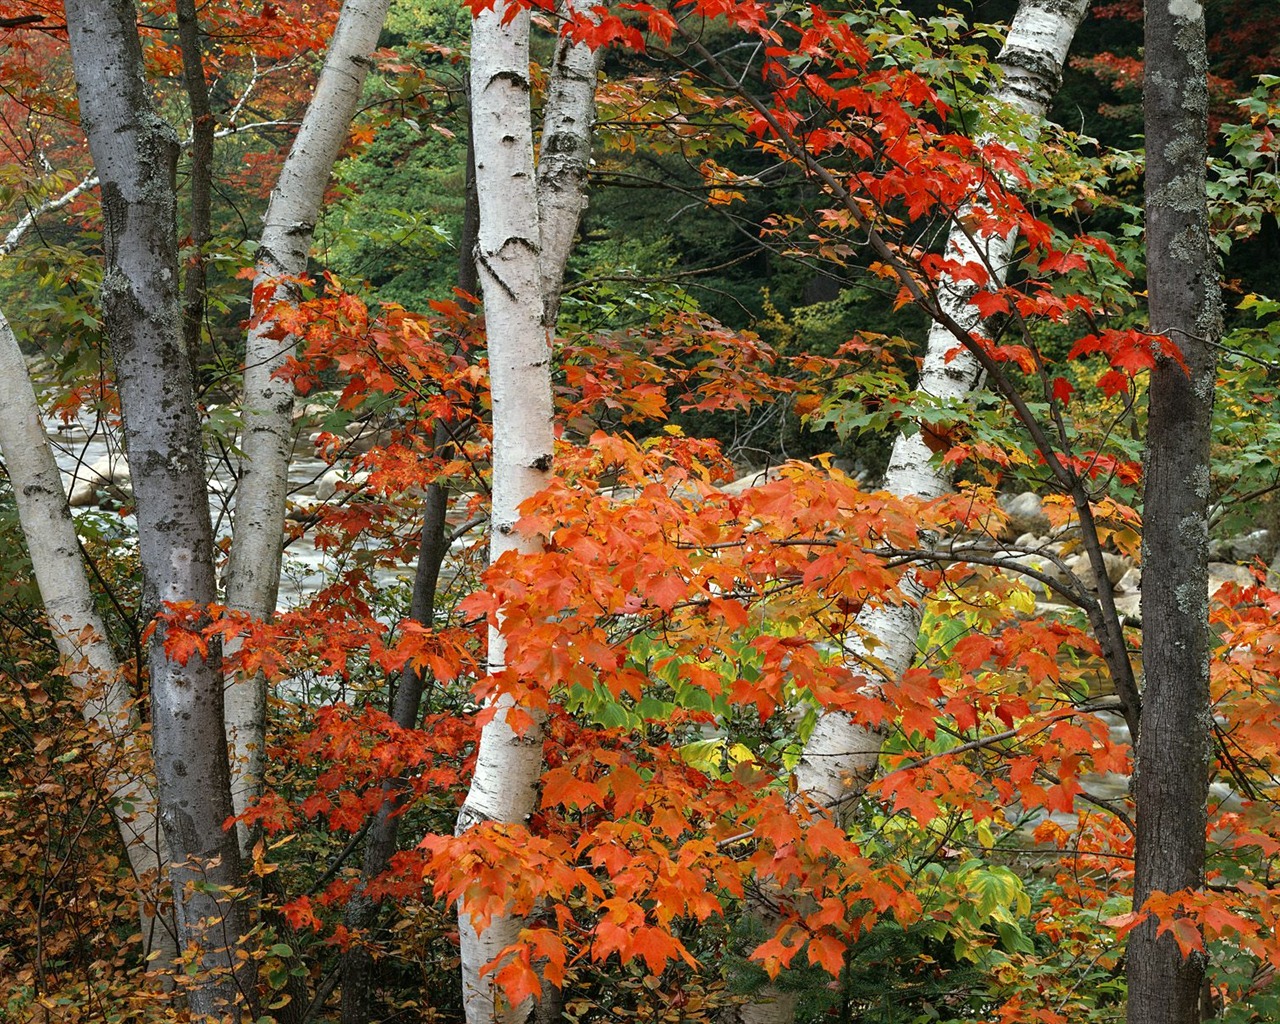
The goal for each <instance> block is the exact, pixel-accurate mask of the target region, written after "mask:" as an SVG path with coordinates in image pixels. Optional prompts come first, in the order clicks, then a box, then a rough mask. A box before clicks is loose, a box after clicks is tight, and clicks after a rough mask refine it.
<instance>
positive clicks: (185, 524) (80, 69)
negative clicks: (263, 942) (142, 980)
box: [66, 0, 246, 1015]
mask: <svg viewBox="0 0 1280 1024" xmlns="http://www.w3.org/2000/svg"><path fill="white" fill-rule="evenodd" d="M66 12H67V25H68V32H69V36H70V40H71V53H72V60H73V63H74V67H75V75H76V88H77V94H78V97H79V102H80V115H81V122H82V126H83V128H84V130H85V134H86V136H87V137H88V140H89V148H90V152H91V154H92V156H93V160H94V164H95V165H96V167H97V169H98V174H99V177H100V178H101V189H102V217H103V247H104V250H105V254H106V266H105V270H104V274H103V283H102V295H101V302H102V312H103V320H104V324H105V328H106V334H107V337H108V340H109V343H110V347H111V355H112V359H113V362H114V364H115V371H116V383H117V389H118V392H119V395H120V405H121V410H122V414H123V418H124V428H125V441H126V446H127V449H128V455H129V465H130V468H131V470H132V475H133V486H134V495H135V498H136V501H137V520H138V544H139V553H140V556H141V561H142V569H143V595H144V601H145V605H146V607H147V608H148V609H149V610H150V611H154V612H158V611H161V610H163V609H162V605H163V602H176V603H184V604H187V605H189V606H191V607H193V608H194V609H195V610H196V612H197V614H198V613H199V609H201V608H203V607H205V606H207V605H208V604H210V603H211V602H212V601H213V600H214V599H215V598H216V589H215V579H214V565H213V531H212V528H211V525H210V522H209V505H208V496H207V492H206V487H205V479H204V454H203V450H202V447H201V441H200V425H199V422H198V420H197V418H196V408H195V396H194V392H193V388H192V376H191V367H190V364H189V362H188V359H187V352H186V347H185V345H184V344H183V338H182V314H181V308H180V303H179V296H178V250H177V230H176V225H177V199H176V193H175V185H174V176H175V168H176V164H177V156H178V140H177V136H176V134H175V132H174V130H173V128H172V126H170V125H169V124H168V123H167V122H165V121H164V120H163V119H162V118H161V117H160V116H159V115H158V114H157V113H156V111H155V108H154V106H153V105H152V102H151V97H150V95H149V93H148V90H147V86H146V79H145V70H144V65H143V57H142V47H141V43H140V41H139V38H138V32H137V28H136V22H137V11H136V9H135V8H134V5H133V3H132V0H69V2H68V3H67V5H66ZM164 632H165V631H164V630H163V629H160V630H157V635H156V637H155V639H154V640H153V642H152V643H151V646H150V649H149V652H148V666H149V668H150V682H151V708H152V746H153V750H154V755H155V768H156V781H157V789H158V796H159V807H160V820H161V824H162V826H163V828H164V832H165V837H166V839H167V840H168V843H169V849H170V851H171V854H172V857H173V864H172V867H171V870H170V877H171V879H172V883H173V890H174V902H175V909H176V913H177V922H178V938H179V942H180V944H181V945H182V946H183V947H184V948H185V947H186V946H187V945H188V944H192V943H194V944H195V945H196V946H197V947H198V948H200V950H201V951H202V952H201V961H202V964H203V966H204V968H205V977H204V978H203V979H202V980H201V981H198V982H197V983H196V985H195V986H194V987H193V988H192V989H191V992H190V1004H191V1008H192V1010H193V1012H194V1013H196V1014H197V1015H198V1014H209V1013H218V1012H220V1011H225V1009H226V1007H228V1006H230V1005H231V1004H232V1003H233V1002H234V1001H235V999H236V997H237V993H238V992H239V991H240V989H241V983H242V982H243V981H244V980H245V979H244V978H243V977H241V978H239V979H238V978H237V977H236V976H235V970H236V966H237V965H236V961H235V958H234V950H235V946H236V944H237V942H238V940H239V939H240V938H241V937H242V936H243V935H244V933H245V928H246V921H245V912H244V908H243V905H242V903H241V902H240V901H238V900H234V899H231V898H229V897H228V896H227V895H226V894H225V892H224V891H222V889H221V887H234V886H238V885H239V884H240V882H241V880H242V879H241V871H240V854H239V849H238V848H237V845H236V842H235V837H234V835H233V834H231V833H228V832H226V831H224V829H223V827H222V824H223V822H224V821H225V820H226V819H227V817H228V816H229V815H230V814H231V794H230V779H229V774H228V766H227V751H226V744H225V739H224V736H223V729H222V704H223V701H222V673H221V671H220V658H219V657H218V655H217V654H216V652H213V651H211V653H210V656H209V657H208V658H207V659H204V658H200V657H192V658H190V659H189V660H187V662H186V663H185V664H181V663H179V662H178V661H177V660H175V659H171V658H170V657H169V656H168V655H167V654H166V653H165V648H164Z"/></svg>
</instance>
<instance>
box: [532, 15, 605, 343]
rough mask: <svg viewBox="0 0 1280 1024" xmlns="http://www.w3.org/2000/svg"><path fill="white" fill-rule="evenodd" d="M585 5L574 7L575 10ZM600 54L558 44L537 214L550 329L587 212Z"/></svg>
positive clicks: (540, 157) (544, 128)
mask: <svg viewBox="0 0 1280 1024" xmlns="http://www.w3.org/2000/svg"><path fill="white" fill-rule="evenodd" d="M580 6H581V2H580V0H579V2H577V3H575V2H570V3H569V4H567V7H568V8H569V9H570V10H574V9H577V8H579V7H580ZM603 54H604V51H603V50H601V49H596V50H593V49H591V47H589V46H585V45H583V44H581V43H579V44H576V45H575V44H573V43H570V42H569V40H568V39H564V38H561V39H560V40H558V42H557V43H556V53H555V59H554V61H553V63H552V65H551V80H550V82H549V83H548V85H547V99H546V107H545V110H544V112H543V117H542V145H541V147H540V148H539V151H538V211H539V219H540V221H541V229H542V261H541V264H542V270H541V277H542V301H543V308H544V314H545V320H546V324H547V326H548V329H550V330H552V331H554V330H555V324H556V317H557V316H558V315H559V312H560V292H561V290H562V289H563V287H564V271H565V265H566V264H567V263H568V262H569V253H570V252H571V251H572V249H573V239H574V236H575V235H576V234H577V232H578V221H579V220H581V219H582V212H583V210H585V209H586V207H587V192H586V186H587V174H588V172H589V170H590V166H591V132H592V129H593V127H594V126H595V120H596V78H597V77H598V76H599V73H600V60H601V58H602V56H603Z"/></svg>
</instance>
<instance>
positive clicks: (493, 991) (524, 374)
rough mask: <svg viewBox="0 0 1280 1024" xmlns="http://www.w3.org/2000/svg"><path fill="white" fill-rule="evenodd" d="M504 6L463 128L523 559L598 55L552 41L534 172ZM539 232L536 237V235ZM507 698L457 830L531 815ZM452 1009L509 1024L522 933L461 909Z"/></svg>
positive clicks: (500, 460)
mask: <svg viewBox="0 0 1280 1024" xmlns="http://www.w3.org/2000/svg"><path fill="white" fill-rule="evenodd" d="M507 13H509V12H507V11H506V5H505V4H504V3H501V2H500V3H498V4H497V5H495V7H494V8H493V9H492V10H490V11H486V12H482V13H481V14H479V15H477V16H476V19H475V21H474V22H473V24H472V33H471V101H472V106H471V131H472V135H471V138H472V144H473V146H474V151H475V169H476V193H477V197H478V199H479V207H480V228H479V234H478V241H477V245H476V269H477V272H478V276H479V280H480V285H481V290H482V293H483V296H484V312H485V324H486V329H487V334H488V347H489V373H490V390H491V395H492V406H493V487H492V512H491V523H492V535H491V536H492V539H491V541H490V551H489V554H490V560H491V561H496V560H497V559H498V558H499V557H501V556H502V555H503V554H505V553H506V552H508V551H515V552H519V553H534V552H537V551H538V550H540V549H541V546H542V545H541V540H540V539H538V538H536V537H522V536H520V535H519V534H517V533H516V532H515V523H516V520H517V519H518V518H519V513H518V511H517V509H518V506H519V505H520V503H521V502H522V501H524V500H525V499H526V498H528V497H530V496H531V495H533V494H535V493H537V492H538V491H539V490H541V489H542V488H543V487H544V486H546V484H547V483H548V481H549V477H550V472H551V460H552V452H553V449H554V435H553V432H552V401H551V355H552V349H551V340H552V335H553V334H554V330H555V316H556V311H557V309H558V307H559V300H560V289H561V286H562V284H563V279H564V268H565V264H566V262H567V261H568V258H569V251H570V249H571V247H572V245H573V239H574V235H575V234H576V233H577V229H578V221H579V218H580V217H581V214H582V210H583V208H584V207H585V205H586V199H585V195H584V188H585V185H586V177H587V167H588V164H589V162H590V150H591V131H592V128H593V125H594V120H595V85H596V76H597V73H598V71H599V62H600V55H599V54H598V53H593V52H591V51H590V50H589V49H588V48H587V47H585V46H571V45H569V44H568V43H567V42H565V41H563V40H561V41H560V43H559V44H558V48H557V51H556V57H555V62H554V65H553V67H552V80H551V83H550V85H549V87H548V98H547V106H546V109H545V112H544V130H543V136H542V154H541V159H540V161H539V163H538V164H537V167H536V169H535V164H534V156H533V117H532V112H531V110H530V97H529V15H528V12H527V10H522V11H520V13H518V14H517V15H516V16H515V17H514V18H512V19H511V20H510V21H509V22H508V23H507V24H503V19H504V17H505V16H506V14H507ZM544 232H545V234H544ZM505 664H506V646H505V640H504V638H503V636H502V634H501V632H500V631H499V630H497V629H491V630H490V631H489V671H490V672H491V673H498V672H501V671H502V670H503V669H504V667H505ZM512 708H513V702H512V701H511V699H510V698H501V699H499V700H498V702H497V709H496V714H495V716H494V718H493V719H492V720H491V721H490V722H489V723H488V724H487V725H486V726H485V727H484V729H483V730H482V731H481V735H480V745H479V750H478V752H477V756H476V767H475V774H474V775H473V777H472V781H471V788H470V790H469V792H468V793H467V798H466V801H465V803H464V804H463V806H462V810H461V812H460V813H459V816H458V824H457V832H458V834H462V833H463V832H465V831H466V830H467V829H469V828H472V827H473V826H476V825H479V824H482V823H484V822H504V823H509V824H517V823H523V822H526V821H528V819H529V817H530V815H532V813H533V811H534V809H535V802H536V799H537V783H538V779H539V777H540V775H541V772H542V723H541V722H540V721H537V720H535V722H534V724H533V725H532V726H531V727H530V728H529V729H527V730H526V731H525V732H524V733H523V734H522V735H521V734H517V733H516V732H515V731H514V730H513V729H512V728H511V726H510V724H509V722H508V712H509V711H511V710H512ZM458 923H459V933H460V936H461V945H462V985H463V1001H464V1005H465V1008H466V1014H467V1021H468V1024H483V1022H491V1021H498V1022H501V1024H519V1022H522V1021H524V1020H526V1019H527V1018H528V1016H529V1014H530V1011H531V1009H532V1007H531V1005H530V1003H529V1002H527V1001H526V1002H525V1003H522V1004H520V1005H519V1006H511V1005H509V1004H508V1003H507V1002H506V1000H505V999H503V997H502V994H501V993H500V992H499V991H498V989H497V988H496V987H495V986H494V985H493V983H492V980H491V979H490V978H488V977H486V978H482V977H481V976H480V972H481V970H482V969H483V968H484V966H485V965H486V964H488V963H490V962H491V961H493V960H494V959H496V958H497V956H498V954H499V953H501V951H502V950H503V949H504V948H505V947H507V946H509V945H511V944H512V943H513V942H515V941H516V938H517V937H518V935H519V932H520V929H521V928H522V927H523V925H524V922H523V920H522V919H521V918H519V917H516V916H512V915H507V916H502V917H495V918H494V919H493V921H492V923H491V924H490V926H489V927H488V928H487V929H485V931H484V932H483V933H477V932H476V930H475V928H474V927H473V925H472V923H471V920H470V918H469V916H468V915H467V914H465V913H464V912H462V910H461V908H459V916H458Z"/></svg>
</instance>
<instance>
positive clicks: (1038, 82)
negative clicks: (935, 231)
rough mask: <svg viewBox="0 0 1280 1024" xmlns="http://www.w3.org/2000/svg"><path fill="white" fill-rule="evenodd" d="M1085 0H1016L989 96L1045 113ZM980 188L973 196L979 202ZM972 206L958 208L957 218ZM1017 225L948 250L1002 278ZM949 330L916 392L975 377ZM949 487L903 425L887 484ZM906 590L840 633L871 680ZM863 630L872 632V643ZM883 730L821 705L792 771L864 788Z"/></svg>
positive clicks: (908, 612)
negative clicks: (846, 634)
mask: <svg viewBox="0 0 1280 1024" xmlns="http://www.w3.org/2000/svg"><path fill="white" fill-rule="evenodd" d="M1088 6H1089V5H1088V0H1022V3H1020V4H1019V5H1018V11H1017V14H1016V15H1015V16H1014V19H1013V24H1012V25H1010V26H1009V35H1008V37H1007V39H1006V41H1005V45H1004V49H1002V50H1001V51H1000V56H999V58H998V63H999V65H1000V68H1001V70H1002V72H1003V76H1004V77H1003V81H1002V82H1001V83H1000V85H999V86H998V87H997V88H996V89H995V90H994V91H993V96H994V98H995V99H996V100H997V101H998V102H1000V103H1004V104H1007V105H1009V106H1011V107H1014V108H1016V109H1018V110H1020V111H1021V112H1023V113H1025V114H1029V115H1031V116H1032V117H1043V116H1044V113H1045V111H1046V109H1047V108H1048V105H1049V102H1050V101H1051V100H1052V98H1053V95H1054V93H1055V92H1056V91H1057V88H1058V85H1059V83H1060V81H1061V77H1062V66H1063V62H1064V61H1065V60H1066V55H1067V50H1068V49H1069V48H1070V46H1071V40H1072V39H1073V37H1074V36H1075V31H1076V28H1077V27H1078V26H1079V24H1080V22H1081V20H1082V19H1083V18H1084V14H1085V11H1086V10H1087V9H1088ZM982 203H983V197H982V196H981V195H979V196H978V197H977V200H976V202H975V204H974V205H982ZM966 213H968V209H961V210H958V211H957V212H956V220H959V221H962V220H963V219H964V218H965V215H966ZM1016 241H1017V239H1016V234H1015V233H1014V232H1012V231H1011V232H1009V233H1008V235H1007V236H1006V237H1003V238H1002V237H1000V236H998V235H996V236H990V237H986V238H980V239H977V244H978V246H980V247H981V251H979V250H978V249H977V248H976V247H975V245H974V241H972V240H971V239H970V238H969V236H968V235H966V234H965V232H964V231H961V230H960V229H958V228H956V229H953V230H952V231H951V234H950V236H949V238H948V239H947V252H948V255H949V256H950V257H951V258H953V259H957V260H959V261H962V262H964V263H967V264H978V265H980V266H984V265H985V266H989V267H991V268H992V270H993V271H994V273H995V275H996V277H997V279H998V283H999V284H1003V283H1004V276H1005V272H1006V270H1007V268H1008V266H1009V264H1010V263H1011V262H1012V259H1013V250H1014V246H1015V243H1016ZM973 292H974V286H973V285H972V284H957V283H956V282H954V281H950V280H943V281H942V282H941V283H940V285H939V300H940V303H941V306H942V308H943V310H944V311H945V312H946V313H947V314H948V315H949V316H950V317H951V318H952V319H953V320H954V321H955V322H956V323H958V324H959V325H960V326H961V327H963V328H964V329H965V330H967V331H970V332H974V331H980V330H981V328H982V318H981V316H979V314H978V310H977V307H976V306H974V305H972V304H971V303H970V302H969V301H968V299H969V298H970V297H971V296H972V295H973ZM958 344H959V343H958V342H957V341H956V338H955V335H954V334H952V333H951V331H950V330H949V329H947V328H946V327H943V326H941V325H939V324H934V325H933V327H932V328H931V330H930V331H929V341H928V347H927V349H926V351H925V357H924V365H923V367H922V369H921V372H920V381H919V383H918V384H917V386H916V387H917V391H918V392H920V393H922V394H924V395H929V396H932V397H933V398H937V399H943V400H946V401H948V402H954V401H956V400H958V399H961V398H963V397H964V396H965V395H967V394H968V393H969V392H970V391H972V390H973V389H974V388H975V387H977V386H978V384H979V382H980V378H981V373H980V370H979V367H978V363H977V360H975V359H974V358H973V356H972V355H971V354H970V353H969V352H967V351H962V352H960V354H959V355H957V356H955V357H954V358H953V359H952V360H951V361H950V362H947V360H946V355H947V353H948V352H951V351H952V350H954V349H955V348H956V347H957V346H958ZM950 489H951V471H950V469H949V468H947V467H944V466H941V465H939V464H938V463H937V462H936V461H934V460H933V459H932V453H931V452H930V451H929V448H928V446H927V445H926V444H925V440H924V436H923V434H922V433H921V432H917V433H915V434H911V435H908V434H899V435H898V437H897V439H896V440H895V441H894V445H893V453H892V455H891V457H890V459H889V468H888V471H887V473H886V475H885V490H887V491H888V492H889V493H890V494H894V495H897V496H899V497H912V496H914V497H920V498H924V499H926V500H928V499H932V498H937V497H940V496H942V495H943V494H945V493H947V492H948V491H949V490H950ZM903 591H904V592H905V593H906V594H907V595H908V596H910V597H911V598H913V600H912V601H910V602H907V603H904V604H902V605H896V606H895V605H887V606H871V605H868V606H867V607H866V608H865V609H864V610H863V612H862V613H861V614H859V616H858V618H857V627H858V631H859V632H858V634H857V635H855V636H851V637H850V638H849V639H848V640H847V641H846V645H845V647H846V654H847V660H848V661H849V663H850V667H851V668H853V669H854V670H855V671H861V672H865V673H866V674H867V675H868V677H869V678H870V679H872V680H873V683H874V680H875V678H876V677H880V678H884V679H894V678H897V677H899V676H901V675H902V673H903V672H904V671H905V670H906V669H907V668H908V667H909V666H910V664H911V659H912V658H913V657H914V655H915V650H916V641H917V639H918V637H919V632H920V622H921V618H922V616H923V614H924V598H925V597H926V591H925V590H924V589H923V588H922V587H920V586H919V584H918V583H917V582H916V579H915V576H914V575H908V576H907V578H906V579H904V581H903ZM863 637H866V638H869V639H870V648H871V649H870V650H868V643H867V642H865V641H864V639H863ZM881 740H882V736H881V734H880V733H879V732H878V731H876V730H870V729H866V728H863V727H860V726H858V725H855V724H854V723H853V722H852V721H851V720H850V719H849V717H848V716H847V715H843V714H827V715H823V716H822V718H821V719H820V720H819V721H818V724H817V726H816V727H815V729H814V731H813V735H812V736H810V737H809V742H808V743H807V744H806V745H805V751H804V756H803V758H802V759H801V762H800V765H799V767H798V768H797V770H796V781H797V785H798V789H799V791H800V792H802V793H805V794H807V795H809V796H811V797H812V798H813V799H815V800H817V801H819V802H821V803H835V802H837V801H841V800H846V799H850V798H853V797H856V796H858V795H859V794H860V793H861V792H862V791H863V790H864V789H865V788H866V784H867V782H868V781H870V777H871V775H872V773H873V772H874V771H875V767H876V763H877V762H878V761H879V757H880V745H881Z"/></svg>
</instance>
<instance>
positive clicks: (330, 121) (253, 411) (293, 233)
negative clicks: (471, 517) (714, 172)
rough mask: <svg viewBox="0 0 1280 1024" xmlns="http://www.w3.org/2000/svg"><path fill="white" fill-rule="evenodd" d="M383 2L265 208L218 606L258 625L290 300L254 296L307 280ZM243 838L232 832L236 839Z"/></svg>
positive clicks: (238, 681) (247, 748)
mask: <svg viewBox="0 0 1280 1024" xmlns="http://www.w3.org/2000/svg"><path fill="white" fill-rule="evenodd" d="M390 5H391V0H346V2H345V3H344V4H343V5H342V10H341V12H340V14H339V16H338V25H337V27H336V28H335V29H334V33H333V38H332V39H331V40H330V43H329V49H328V52H327V53H326V55H325V61H324V67H323V68H322V70H321V72H320V80H319V81H318V82H317V83H316V91H315V95H314V96H312V98H311V103H310V104H309V105H308V106H307V112H306V114H305V115H304V117H303V120H302V126H301V127H300V128H299V130H298V134H297V137H296V138H295V139H294V142H293V146H292V147H291V148H290V150H289V155H288V157H286V158H285V162H284V166H283V167H282V168H281V170H280V177H279V180H278V181H277V182H276V187H275V189H274V190H273V191H272V193H271V200H270V203H269V204H268V206H267V212H266V216H265V218H264V221H265V223H264V226H263V229H262V238H261V241H260V244H259V247H258V253H257V258H256V262H255V267H254V269H255V272H256V273H255V277H254V282H253V284H254V295H255V301H254V308H253V318H252V321H251V326H250V328H249V335H248V340H247V342H246V350H245V371H244V396H243V398H242V415H243V418H244V433H243V436H242V438H241V442H240V449H241V451H242V452H243V453H244V455H243V458H242V459H241V462H240V482H239V484H238V485H237V487H236V506H235V532H234V535H233V538H232V542H231V556H230V564H229V568H228V572H227V606H228V607H229V608H231V609H232V610H234V611H239V612H247V613H248V614H250V615H252V616H254V617H256V618H259V619H267V618H270V617H271V616H272V615H273V614H274V613H275V610H276V599H277V596H278V594H279V587H280V555H281V540H282V537H283V533H284V514H285V497H286V494H287V492H288V486H289V484H288V469H289V457H290V455H291V454H292V449H293V385H292V384H290V383H288V382H286V381H282V380H279V379H277V378H276V377H275V373H276V371H277V370H278V369H280V367H281V366H283V365H284V362H285V360H287V359H289V358H290V357H291V356H293V354H294V349H295V339H294V338H292V337H289V338H285V339H283V340H282V339H280V338H275V337H271V331H272V326H273V322H272V320H271V319H270V318H269V317H268V316H267V310H269V309H270V307H271V306H273V305H275V304H276V303H278V302H282V301H284V302H294V301H296V300H297V290H296V288H295V287H294V286H293V285H292V284H290V283H288V282H285V283H280V284H278V285H276V287H275V288H274V289H273V290H272V291H271V292H270V293H269V294H268V297H267V298H266V299H265V300H264V301H261V302H259V301H257V298H256V297H257V295H258V289H260V288H262V287H264V286H270V285H271V284H272V283H273V282H276V281H278V280H279V279H280V278H282V277H297V276H300V275H302V274H304V273H305V272H306V269H307V259H308V257H309V256H310V254H311V242H312V238H313V236H314V234H315V225H316V218H317V217H318V216H319V213H320V203H321V200H322V199H323V198H324V191H325V189H326V188H327V187H328V184H329V177H330V175H331V173H332V172H333V165H334V162H335V161H336V160H337V158H338V153H339V151H340V150H341V149H342V145H343V143H345V142H346V140H347V134H348V132H349V130H350V127H351V119H352V117H354V116H355V111H356V106H357V104H358V103H359V101H360V94H361V89H362V87H363V85H364V80H365V75H366V73H367V72H368V69H369V66H370V64H371V61H370V56H369V55H370V54H371V53H372V52H373V50H374V49H375V48H376V47H377V45H378V36H379V35H380V34H381V32H382V25H383V22H384V21H385V20H386V17H387V10H388V8H389V7H390ZM225 719H226V731H227V741H228V743H229V744H230V749H231V772H232V799H233V802H234V806H235V811H236V813H237V814H239V813H241V812H242V811H243V810H244V809H245V807H246V806H247V805H248V804H249V803H251V802H252V801H253V800H255V799H256V798H257V797H258V796H259V795H260V794H261V790H262V757H263V734H264V730H265V727H266V684H265V681H264V680H263V678H262V677H261V676H257V677H255V678H251V679H245V678H241V677H237V678H235V679H234V680H233V682H232V683H231V686H230V687H229V688H228V690H227V698H226V709H225ZM246 839H247V833H246V832H245V831H244V830H241V841H242V844H243V842H244V841H245V840H246Z"/></svg>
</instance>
